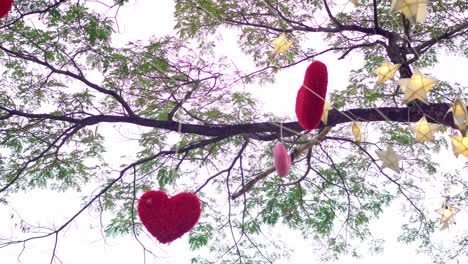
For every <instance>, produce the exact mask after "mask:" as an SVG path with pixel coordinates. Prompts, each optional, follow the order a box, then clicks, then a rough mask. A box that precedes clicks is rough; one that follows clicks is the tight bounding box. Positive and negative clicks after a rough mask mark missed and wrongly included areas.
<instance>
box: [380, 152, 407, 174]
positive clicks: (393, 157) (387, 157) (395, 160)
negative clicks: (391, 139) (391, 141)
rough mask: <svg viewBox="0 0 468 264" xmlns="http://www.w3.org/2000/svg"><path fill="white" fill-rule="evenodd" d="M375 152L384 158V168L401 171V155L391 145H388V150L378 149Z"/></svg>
mask: <svg viewBox="0 0 468 264" xmlns="http://www.w3.org/2000/svg"><path fill="white" fill-rule="evenodd" d="M375 154H377V156H379V158H380V159H381V160H382V169H383V168H389V169H391V170H393V171H394V172H396V173H400V165H399V163H400V159H401V156H400V155H398V154H397V153H396V152H395V151H394V150H393V148H392V147H391V146H390V145H388V146H387V150H386V151H383V150H376V151H375Z"/></svg>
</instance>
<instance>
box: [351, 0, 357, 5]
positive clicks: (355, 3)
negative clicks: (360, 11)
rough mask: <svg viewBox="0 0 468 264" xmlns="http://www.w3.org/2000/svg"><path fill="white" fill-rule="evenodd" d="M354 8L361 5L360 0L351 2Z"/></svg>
mask: <svg viewBox="0 0 468 264" xmlns="http://www.w3.org/2000/svg"><path fill="white" fill-rule="evenodd" d="M349 2H351V3H352V4H353V5H354V6H357V5H359V0H349Z"/></svg>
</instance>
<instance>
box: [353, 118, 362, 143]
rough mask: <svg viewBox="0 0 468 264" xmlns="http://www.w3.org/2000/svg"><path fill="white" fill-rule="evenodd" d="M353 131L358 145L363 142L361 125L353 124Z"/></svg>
mask: <svg viewBox="0 0 468 264" xmlns="http://www.w3.org/2000/svg"><path fill="white" fill-rule="evenodd" d="M351 131H353V135H354V140H356V142H357V143H359V142H361V139H362V132H361V125H360V124H359V123H356V122H353V125H352V126H351Z"/></svg>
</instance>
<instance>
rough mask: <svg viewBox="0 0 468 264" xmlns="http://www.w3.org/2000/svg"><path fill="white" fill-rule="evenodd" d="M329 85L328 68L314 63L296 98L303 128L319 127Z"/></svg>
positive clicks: (318, 62)
mask: <svg viewBox="0 0 468 264" xmlns="http://www.w3.org/2000/svg"><path fill="white" fill-rule="evenodd" d="M327 84H328V73H327V66H326V65H325V64H323V63H321V62H320V61H314V62H312V63H311V64H310V65H309V67H308V68H307V70H306V73H305V77H304V84H303V85H302V86H301V88H299V91H298V92H297V97H296V116H297V119H298V121H299V125H300V126H301V127H302V128H304V129H307V130H312V129H315V128H317V127H318V126H319V124H320V119H321V118H322V113H323V107H324V104H325V95H326V94H327ZM309 89H310V90H309Z"/></svg>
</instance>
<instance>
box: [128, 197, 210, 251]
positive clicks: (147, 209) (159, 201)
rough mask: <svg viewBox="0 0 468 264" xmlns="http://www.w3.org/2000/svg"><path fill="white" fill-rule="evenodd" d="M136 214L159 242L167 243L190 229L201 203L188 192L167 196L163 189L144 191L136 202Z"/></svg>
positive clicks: (196, 217)
mask: <svg viewBox="0 0 468 264" xmlns="http://www.w3.org/2000/svg"><path fill="white" fill-rule="evenodd" d="M137 210H138V215H139V216H140V220H141V222H142V223H143V225H144V226H145V227H146V229H147V230H148V232H150V233H151V235H153V236H154V237H155V238H156V239H157V240H158V241H159V242H161V243H164V244H165V243H169V242H172V241H174V240H176V239H177V238H179V237H181V236H182V235H183V234H185V233H187V232H188V231H190V230H191V229H192V228H193V227H194V226H195V224H196V223H197V222H198V219H199V218H200V214H201V203H200V200H199V199H198V197H197V196H196V195H195V194H193V193H189V192H183V193H179V194H177V195H175V196H173V197H168V196H167V194H166V193H165V192H163V191H154V190H150V191H147V192H145V193H144V194H143V195H142V196H141V198H140V201H139V202H138V208H137Z"/></svg>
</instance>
